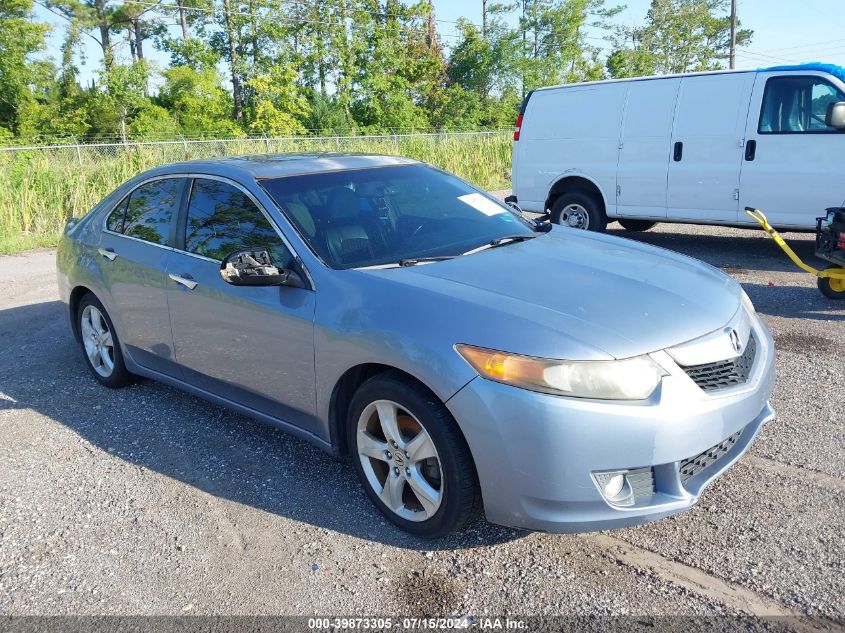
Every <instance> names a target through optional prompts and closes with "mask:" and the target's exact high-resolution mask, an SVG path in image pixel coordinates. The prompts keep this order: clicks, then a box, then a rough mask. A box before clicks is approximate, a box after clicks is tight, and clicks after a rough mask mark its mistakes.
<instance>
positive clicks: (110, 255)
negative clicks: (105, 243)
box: [97, 248, 117, 262]
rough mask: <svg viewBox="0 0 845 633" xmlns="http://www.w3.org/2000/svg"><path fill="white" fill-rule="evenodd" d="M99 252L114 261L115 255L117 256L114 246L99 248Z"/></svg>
mask: <svg viewBox="0 0 845 633" xmlns="http://www.w3.org/2000/svg"><path fill="white" fill-rule="evenodd" d="M97 252H98V253H99V254H100V255H102V256H103V257H105V258H106V259H107V260H109V261H110V262H113V261H114V259H115V257H117V253H115V252H114V249H113V248H98V249H97Z"/></svg>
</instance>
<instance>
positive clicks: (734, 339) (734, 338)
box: [729, 330, 742, 354]
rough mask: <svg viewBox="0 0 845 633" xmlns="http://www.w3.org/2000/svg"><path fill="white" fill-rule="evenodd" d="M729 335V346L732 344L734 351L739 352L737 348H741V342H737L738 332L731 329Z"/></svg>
mask: <svg viewBox="0 0 845 633" xmlns="http://www.w3.org/2000/svg"><path fill="white" fill-rule="evenodd" d="M729 336H730V338H731V346H733V348H734V351H735V352H736V353H737V354H739V350H741V349H742V343H740V342H739V334H737V332H736V330H731V332H730V334H729Z"/></svg>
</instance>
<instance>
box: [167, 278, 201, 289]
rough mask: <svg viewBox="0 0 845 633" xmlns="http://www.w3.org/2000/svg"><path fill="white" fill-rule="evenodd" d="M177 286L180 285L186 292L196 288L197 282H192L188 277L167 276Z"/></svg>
mask: <svg viewBox="0 0 845 633" xmlns="http://www.w3.org/2000/svg"><path fill="white" fill-rule="evenodd" d="M168 277H170V278H171V279H172V280H173V281H175V282H176V283H177V284H182V285H183V286H185V288H187V289H188V290H193V289H194V288H196V287H197V282H196V281H194V280H193V279H192V278H191V276H190V275H168Z"/></svg>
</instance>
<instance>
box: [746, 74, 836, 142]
mask: <svg viewBox="0 0 845 633" xmlns="http://www.w3.org/2000/svg"><path fill="white" fill-rule="evenodd" d="M836 101H845V95H843V94H842V93H841V92H840V91H839V90H837V89H836V88H835V87H834V86H833V85H832V84H830V83H829V82H828V81H827V80H825V79H823V78H821V77H789V76H787V77H772V78H771V79H769V80H768V81H766V90H765V92H764V93H763V107H762V109H761V111H760V124H759V126H758V128H757V131H758V132H759V133H760V134H798V133H808V132H809V133H812V132H836V131H837V130H835V129H834V128H831V127H828V126H827V125H825V123H824V118H825V115H826V114H827V106H828V104H830V103H834V102H836Z"/></svg>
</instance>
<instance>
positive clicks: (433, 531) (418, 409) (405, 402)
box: [346, 372, 481, 539]
mask: <svg viewBox="0 0 845 633" xmlns="http://www.w3.org/2000/svg"><path fill="white" fill-rule="evenodd" d="M379 400H389V401H392V402H394V403H396V404H398V405H399V406H400V408H401V409H404V410H405V411H407V412H408V413H410V414H411V415H412V416H413V417H415V418H416V420H417V421H418V422H419V424H420V425H421V426H422V427H423V429H424V430H425V431H426V432H427V433H428V435H429V437H430V438H431V440H432V442H433V444H434V447H435V449H436V451H437V455H438V457H439V469H440V474H441V479H440V488H439V491H440V492H441V495H442V498H441V501H440V505H439V508H438V509H437V511H436V512H434V514H433V515H432V516H431V517H430V518H428V519H425V520H423V521H412V520H409V519H405V518H403V517H401V516H399V515H398V514H397V513H396V512H394V511H393V510H391V509H390V508H389V507H388V506H387V505H386V504H385V503H384V502H383V501H382V500H381V499H380V498H379V495H378V494H377V493H376V490H375V489H374V488H373V485H372V484H370V482H369V480H368V479H367V474H366V473H365V472H364V466H363V464H362V460H361V458H360V457H359V454H358V442H357V429H358V421H359V418H361V415H362V413H363V412H364V410H365V409H367V408H368V407H369V406H370V405H371V404H372V403H374V402H376V401H379ZM346 428H347V441H348V446H349V453H350V455H351V457H352V461H353V463H354V467H355V472H356V473H358V478H359V480H360V481H361V485H362V486H363V487H364V491H365V492H366V494H367V496H368V497H369V498H370V501H372V502H373V504H374V505H375V506H376V507H377V508H378V509H379V510H380V511H381V512H382V514H384V516H385V517H386V518H387V519H388V520H389V521H391V522H392V523H393V524H395V525H397V526H398V527H400V528H401V529H402V530H404V531H406V532H408V533H410V534H413V535H414V536H418V537H422V538H430V539H434V538H441V537H444V536H446V535H448V534H451V533H453V532H456V531H460V530H461V529H463V528H464V527H466V525H467V524H469V523H470V522H471V521H472V520H473V519H475V518H476V516H478V514H479V512H480V511H481V490H480V487H479V485H478V475H477V474H476V472H475V464H474V463H473V460H472V455H471V454H470V451H469V447H468V446H467V443H466V440H465V439H464V437H463V435H462V434H461V431H460V429H459V428H458V425H457V423H456V422H455V420H454V418H452V415H451V414H450V413H449V410H448V409H447V408H446V407H445V406H444V404H443V403H442V402H440V400H439V399H438V398H437V397H436V396H435V395H434V394H432V393H431V392H430V391H429V390H428V389H426V388H425V387H423V386H422V385H420V384H419V383H417V382H415V381H413V380H410V379H408V378H406V377H405V376H403V375H401V374H399V373H398V372H385V373H383V374H379V375H377V376H374V377H373V378H370V379H369V380H367V381H366V382H365V383H364V384H363V385H361V386H360V387H359V388H358V391H356V392H355V395H354V397H353V398H352V402H351V403H350V405H349V411H348V417H347V425H346ZM388 464H391V465H390V466H388V465H387V464H386V466H385V467H386V468H387V470H388V471H390V470H392V463H390V462H388ZM387 476H388V477H389V476H390V472H388V474H387ZM402 485H403V490H405V488H404V486H407V484H402Z"/></svg>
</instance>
